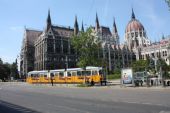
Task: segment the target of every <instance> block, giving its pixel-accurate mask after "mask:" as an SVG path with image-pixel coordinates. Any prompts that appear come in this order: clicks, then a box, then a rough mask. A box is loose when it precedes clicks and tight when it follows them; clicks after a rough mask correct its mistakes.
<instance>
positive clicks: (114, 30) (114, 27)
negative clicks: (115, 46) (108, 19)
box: [113, 18, 117, 34]
mask: <svg viewBox="0 0 170 113" xmlns="http://www.w3.org/2000/svg"><path fill="white" fill-rule="evenodd" d="M113 33H115V34H116V33H117V27H116V22H115V18H114V22H113Z"/></svg>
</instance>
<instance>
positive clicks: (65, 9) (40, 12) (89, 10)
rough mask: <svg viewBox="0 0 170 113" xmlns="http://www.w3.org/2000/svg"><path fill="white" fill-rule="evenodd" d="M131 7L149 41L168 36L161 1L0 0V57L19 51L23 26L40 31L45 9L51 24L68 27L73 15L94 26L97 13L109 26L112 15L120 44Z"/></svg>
mask: <svg viewBox="0 0 170 113" xmlns="http://www.w3.org/2000/svg"><path fill="white" fill-rule="evenodd" d="M132 7H133V9H134V12H135V15H136V18H137V19H138V20H139V21H140V22H141V23H142V24H143V25H144V27H145V29H146V31H147V35H148V38H149V39H150V40H152V41H158V40H159V39H160V38H161V36H162V34H164V35H165V36H166V35H170V29H169V26H170V11H169V10H168V6H167V4H166V3H165V1H164V0H0V15H1V16H0V17H1V19H0V58H2V60H3V61H4V62H9V63H12V62H13V61H15V59H16V57H17V55H19V54H20V49H21V44H22V40H23V34H24V26H26V27H27V28H32V29H38V30H43V28H44V27H45V22H46V18H47V13H48V9H50V11H51V18H52V23H53V24H56V25H63V26H71V27H73V25H74V18H75V15H77V16H78V22H79V25H81V22H82V20H83V22H84V24H85V27H88V26H90V25H94V24H95V14H96V12H97V13H98V17H99V22H100V25H103V26H108V27H110V29H112V25H113V18H114V17H115V19H116V24H117V29H118V32H119V35H120V39H121V43H123V41H124V34H125V28H126V25H127V23H128V21H129V20H130V18H131V8H132Z"/></svg>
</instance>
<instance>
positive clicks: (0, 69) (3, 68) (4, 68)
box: [0, 58, 10, 80]
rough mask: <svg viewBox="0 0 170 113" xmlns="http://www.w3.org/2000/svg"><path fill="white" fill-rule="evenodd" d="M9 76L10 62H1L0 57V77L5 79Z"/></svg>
mask: <svg viewBox="0 0 170 113" xmlns="http://www.w3.org/2000/svg"><path fill="white" fill-rule="evenodd" d="M9 76H10V64H8V63H5V64H4V63H3V61H2V60H1V58H0V79H1V80H6V79H8V78H9Z"/></svg>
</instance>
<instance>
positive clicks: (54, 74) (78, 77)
mask: <svg viewBox="0 0 170 113" xmlns="http://www.w3.org/2000/svg"><path fill="white" fill-rule="evenodd" d="M102 73H103V70H102V67H92V66H88V67H86V69H85V70H84V69H82V68H68V69H67V70H65V69H57V70H42V71H31V72H29V73H28V75H27V78H26V82H28V83H31V84H35V83H51V82H53V83H63V84H64V83H77V84H80V83H85V82H91V81H93V82H94V83H99V82H100V81H101V80H102V79H103V74H102Z"/></svg>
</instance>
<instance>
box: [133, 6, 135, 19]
mask: <svg viewBox="0 0 170 113" xmlns="http://www.w3.org/2000/svg"><path fill="white" fill-rule="evenodd" d="M132 19H135V13H134V11H133V8H132Z"/></svg>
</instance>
